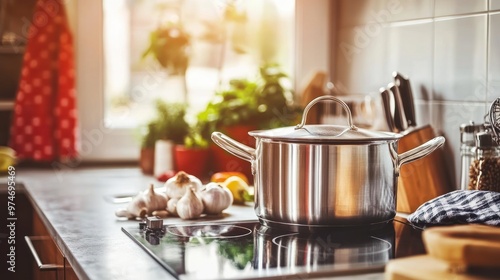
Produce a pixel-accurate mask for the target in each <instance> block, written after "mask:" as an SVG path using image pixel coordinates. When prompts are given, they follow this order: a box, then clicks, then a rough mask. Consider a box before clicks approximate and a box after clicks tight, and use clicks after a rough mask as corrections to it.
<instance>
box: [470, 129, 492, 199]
mask: <svg viewBox="0 0 500 280" xmlns="http://www.w3.org/2000/svg"><path fill="white" fill-rule="evenodd" d="M473 151H474V153H475V158H474V160H473V161H472V163H471V165H470V169H469V187H468V188H469V189H470V190H489V191H497V192H500V147H499V146H498V145H497V144H496V143H495V141H493V135H491V133H489V132H480V133H477V135H476V146H475V147H474V148H473Z"/></svg>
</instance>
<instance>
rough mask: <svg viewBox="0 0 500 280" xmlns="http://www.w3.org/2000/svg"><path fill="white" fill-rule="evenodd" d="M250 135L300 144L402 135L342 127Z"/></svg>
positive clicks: (365, 140)
mask: <svg viewBox="0 0 500 280" xmlns="http://www.w3.org/2000/svg"><path fill="white" fill-rule="evenodd" d="M249 134H250V135H251V136H254V137H259V138H267V139H272V140H277V141H286V142H299V143H311V142H314V143H318V142H319V143H329V144H335V143H337V144H351V143H352V144H355V143H358V144H361V143H371V142H380V141H391V140H398V139H399V138H401V137H402V135H401V134H397V133H392V132H383V131H371V130H367V129H361V128H357V127H355V126H354V127H348V126H340V125H305V126H303V127H300V128H298V126H296V127H282V128H275V129H270V130H255V131H250V132H249Z"/></svg>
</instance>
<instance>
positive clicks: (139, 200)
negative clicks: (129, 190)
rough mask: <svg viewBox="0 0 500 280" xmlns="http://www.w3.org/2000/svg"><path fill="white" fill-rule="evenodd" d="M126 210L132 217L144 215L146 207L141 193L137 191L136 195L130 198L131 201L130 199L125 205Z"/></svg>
mask: <svg viewBox="0 0 500 280" xmlns="http://www.w3.org/2000/svg"><path fill="white" fill-rule="evenodd" d="M127 212H128V213H130V214H131V215H133V216H134V217H141V218H144V217H146V214H147V213H148V208H147V206H146V201H144V194H143V193H139V194H138V195H136V196H134V198H132V201H130V202H129V204H128V205H127Z"/></svg>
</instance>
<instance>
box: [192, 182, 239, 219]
mask: <svg viewBox="0 0 500 280" xmlns="http://www.w3.org/2000/svg"><path fill="white" fill-rule="evenodd" d="M200 198H201V200H202V202H203V207H204V213H207V214H209V215H217V214H220V213H222V211H223V210H225V209H227V208H228V207H229V206H231V204H233V195H232V193H231V191H230V190H229V189H228V188H226V187H224V186H221V185H219V184H217V183H208V184H207V185H206V186H205V187H204V188H203V189H202V190H201V191H200Z"/></svg>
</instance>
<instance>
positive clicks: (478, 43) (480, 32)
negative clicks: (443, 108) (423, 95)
mask: <svg viewBox="0 0 500 280" xmlns="http://www.w3.org/2000/svg"><path fill="white" fill-rule="evenodd" d="M486 25H487V16H486V15H478V16H468V17H456V18H451V19H446V20H436V21H435V24H434V42H435V44H434V46H435V48H434V94H433V98H434V100H454V101H484V100H485V99H486V45H487V44H486V42H487V34H486V29H487V28H486Z"/></svg>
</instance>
